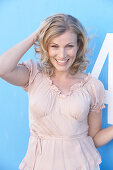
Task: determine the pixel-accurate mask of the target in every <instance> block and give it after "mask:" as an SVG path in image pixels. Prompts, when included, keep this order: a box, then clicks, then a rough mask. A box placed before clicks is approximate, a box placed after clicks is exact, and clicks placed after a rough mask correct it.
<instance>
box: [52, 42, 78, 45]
mask: <svg viewBox="0 0 113 170" xmlns="http://www.w3.org/2000/svg"><path fill="white" fill-rule="evenodd" d="M50 44H55V45H58V44H56V43H54V42H52V43H50ZM68 44H75V42H69V43H67V44H66V45H68Z"/></svg>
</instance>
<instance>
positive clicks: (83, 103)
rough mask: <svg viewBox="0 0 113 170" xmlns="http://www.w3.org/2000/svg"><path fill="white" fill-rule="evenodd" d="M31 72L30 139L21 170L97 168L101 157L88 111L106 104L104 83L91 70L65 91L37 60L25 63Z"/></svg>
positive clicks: (28, 85)
mask: <svg viewBox="0 0 113 170" xmlns="http://www.w3.org/2000/svg"><path fill="white" fill-rule="evenodd" d="M22 65H24V66H25V67H27V69H28V70H29V73H30V78H29V83H28V84H26V86H24V87H23V88H24V90H26V91H27V92H28V96H29V128H30V138H29V145H28V150H27V153H26V155H25V157H24V159H23V160H22V162H21V164H20V166H19V169H20V170H94V169H95V168H96V167H97V166H98V165H99V164H100V163H101V157H100V154H99V152H98V151H97V149H96V148H95V145H94V143H93V140H92V138H91V137H90V136H88V122H87V118H88V114H90V112H94V113H93V114H95V112H96V111H97V110H100V109H102V108H103V107H104V94H105V91H104V86H103V84H102V83H101V81H99V80H97V79H96V78H94V77H92V76H91V74H90V73H88V74H87V75H86V77H85V78H83V79H82V81H81V82H79V83H76V84H74V85H73V86H72V87H71V88H70V91H69V93H67V94H63V93H62V92H61V91H60V90H59V88H58V87H57V86H55V85H54V84H53V82H52V80H51V78H50V77H49V76H48V75H46V74H44V73H42V72H41V69H40V66H39V64H38V63H37V62H36V61H35V60H27V61H25V62H23V63H22Z"/></svg>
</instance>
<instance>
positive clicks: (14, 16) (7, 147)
mask: <svg viewBox="0 0 113 170" xmlns="http://www.w3.org/2000/svg"><path fill="white" fill-rule="evenodd" d="M54 13H68V14H71V15H73V16H75V17H77V18H78V19H79V20H80V21H81V22H82V23H83V25H84V26H85V27H86V29H87V30H88V34H89V35H93V37H94V38H93V40H92V42H91V47H92V48H94V52H93V56H92V57H90V61H91V65H90V66H89V68H88V70H87V71H90V72H91V71H92V68H93V66H94V63H95V61H96V58H97V56H98V54H99V51H100V49H101V46H102V43H103V41H104V39H105V36H106V34H107V33H113V1H112V0H104V1H103V0H99V1H98V0H85V1H80V0H65V1H61V0H54V1H52V0H49V1H48V0H42V1H38V0H32V1H31V0H0V54H2V53H3V52H4V51H6V50H7V49H9V48H10V47H12V46H13V45H15V44H16V43H18V42H19V41H21V40H23V39H24V38H26V37H27V36H28V35H30V34H31V33H32V32H33V31H35V30H36V29H37V27H38V26H39V24H40V23H41V22H42V21H43V19H44V18H46V17H47V16H49V15H52V14H54ZM28 58H34V48H33V47H32V48H31V49H30V50H29V51H28V52H27V53H26V54H25V56H24V57H23V58H22V60H27V59H28ZM104 75H106V76H104ZM99 79H101V80H102V82H103V83H104V85H105V89H107V61H106V63H105V65H104V67H103V71H102V74H100V77H99ZM112 114H113V113H112ZM107 118H108V117H107V105H106V108H105V109H104V110H103V128H105V127H108V126H110V125H109V124H108V121H107ZM28 138H29V127H28V97H27V93H26V92H24V91H23V90H22V89H21V88H20V87H16V86H13V85H10V84H8V83H7V82H5V81H4V80H0V170H17V169H18V165H19V163H20V162H21V160H22V159H23V157H24V155H25V153H26V151H27V145H28ZM98 150H99V152H100V154H101V156H102V160H103V162H102V164H101V170H113V163H112V162H113V141H111V142H110V143H108V144H106V145H105V146H103V147H101V148H99V149H98Z"/></svg>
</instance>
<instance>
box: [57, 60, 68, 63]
mask: <svg viewBox="0 0 113 170" xmlns="http://www.w3.org/2000/svg"><path fill="white" fill-rule="evenodd" d="M57 61H58V62H59V63H65V62H67V60H64V61H61V60H57Z"/></svg>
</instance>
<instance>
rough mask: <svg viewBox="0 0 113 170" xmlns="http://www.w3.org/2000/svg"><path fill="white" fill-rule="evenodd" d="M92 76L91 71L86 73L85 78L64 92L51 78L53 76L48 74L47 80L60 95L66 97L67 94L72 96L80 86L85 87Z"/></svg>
mask: <svg viewBox="0 0 113 170" xmlns="http://www.w3.org/2000/svg"><path fill="white" fill-rule="evenodd" d="M90 78H91V74H90V73H88V74H86V76H85V77H84V78H82V79H81V81H79V82H77V83H74V84H73V85H72V86H71V87H70V90H69V92H67V93H63V92H62V91H61V90H60V89H59V88H58V87H57V86H56V85H55V84H54V83H53V80H52V79H51V77H50V76H48V75H46V80H47V81H48V83H49V85H50V87H51V89H52V90H53V91H54V92H55V93H56V94H57V95H58V96H59V97H63V98H64V97H66V96H70V95H71V94H72V92H73V91H74V90H75V89H78V88H81V87H83V86H84V85H85V84H86V83H87V82H88V81H89V79H90Z"/></svg>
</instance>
